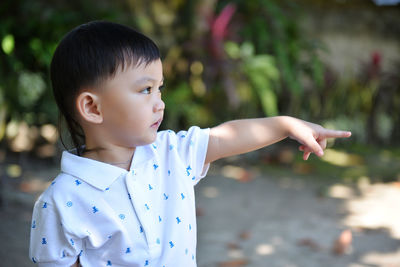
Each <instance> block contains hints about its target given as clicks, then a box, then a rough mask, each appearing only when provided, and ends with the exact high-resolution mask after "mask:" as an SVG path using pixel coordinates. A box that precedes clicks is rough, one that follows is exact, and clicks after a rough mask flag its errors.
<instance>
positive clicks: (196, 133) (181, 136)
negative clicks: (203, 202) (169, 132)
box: [176, 126, 210, 185]
mask: <svg viewBox="0 0 400 267" xmlns="http://www.w3.org/2000/svg"><path fill="white" fill-rule="evenodd" d="M209 135H210V129H209V128H206V129H200V128H199V127H197V126H193V127H191V128H189V130H187V131H180V132H178V133H177V134H176V139H177V140H176V143H177V150H178V153H179V156H180V158H181V159H182V161H183V162H184V164H185V167H186V175H187V176H190V177H191V179H192V181H193V185H196V184H197V183H198V182H199V181H200V180H201V179H202V178H203V177H205V176H206V174H207V172H208V169H209V167H210V164H205V160H206V156H207V148H208V140H209Z"/></svg>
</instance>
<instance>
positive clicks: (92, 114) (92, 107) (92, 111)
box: [76, 91, 103, 124]
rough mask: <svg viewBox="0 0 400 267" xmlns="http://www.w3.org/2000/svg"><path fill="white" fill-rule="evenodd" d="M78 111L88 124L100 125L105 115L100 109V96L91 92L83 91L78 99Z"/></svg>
mask: <svg viewBox="0 0 400 267" xmlns="http://www.w3.org/2000/svg"><path fill="white" fill-rule="evenodd" d="M76 109H77V111H78V114H79V115H80V117H81V118H82V119H83V120H84V121H87V122H91V123H95V124H100V123H102V122H103V115H102V113H101V109H100V99H99V96H98V95H96V94H94V93H91V92H89V91H83V92H82V93H80V94H79V95H78V97H77V99H76Z"/></svg>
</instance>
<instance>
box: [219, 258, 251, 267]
mask: <svg viewBox="0 0 400 267" xmlns="http://www.w3.org/2000/svg"><path fill="white" fill-rule="evenodd" d="M247 264H249V261H248V260H246V259H238V260H231V261H223V262H220V263H218V266H219V267H240V266H245V265H247Z"/></svg>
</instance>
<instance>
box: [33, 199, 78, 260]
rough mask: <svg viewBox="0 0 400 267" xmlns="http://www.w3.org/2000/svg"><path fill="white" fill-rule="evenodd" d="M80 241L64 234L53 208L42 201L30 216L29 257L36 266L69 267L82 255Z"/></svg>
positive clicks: (36, 204)
mask: <svg viewBox="0 0 400 267" xmlns="http://www.w3.org/2000/svg"><path fill="white" fill-rule="evenodd" d="M81 248H82V241H81V240H80V239H78V238H75V237H73V236H71V235H69V234H67V233H66V231H65V228H64V226H63V224H62V222H61V220H60V217H59V216H58V214H57V212H56V211H55V209H54V207H53V206H52V205H51V204H50V203H48V202H45V201H43V200H40V199H39V200H38V201H37V202H36V203H35V207H34V209H33V215H32V225H31V236H30V247H29V257H30V258H31V261H33V262H34V263H37V264H38V266H43V267H53V266H54V267H55V266H68V267H69V266H71V265H72V264H74V263H75V262H76V260H77V259H78V257H79V255H80V253H82V250H81Z"/></svg>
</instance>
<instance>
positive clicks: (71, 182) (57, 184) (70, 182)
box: [38, 172, 81, 205]
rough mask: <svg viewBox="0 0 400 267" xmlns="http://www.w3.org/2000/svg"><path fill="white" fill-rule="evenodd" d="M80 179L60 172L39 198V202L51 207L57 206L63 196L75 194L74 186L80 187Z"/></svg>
mask: <svg viewBox="0 0 400 267" xmlns="http://www.w3.org/2000/svg"><path fill="white" fill-rule="evenodd" d="M80 184H81V181H79V179H77V178H75V177H73V176H71V175H69V174H66V173H63V172H60V173H59V174H58V175H57V176H56V177H55V178H54V179H53V180H52V181H51V182H50V184H49V186H48V187H47V188H46V190H44V191H43V193H42V194H41V195H40V196H39V198H38V202H43V203H47V204H50V205H53V204H56V203H57V202H58V199H59V198H60V197H62V196H63V195H67V194H70V193H71V192H74V191H75V190H73V189H74V186H77V185H80Z"/></svg>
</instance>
